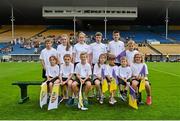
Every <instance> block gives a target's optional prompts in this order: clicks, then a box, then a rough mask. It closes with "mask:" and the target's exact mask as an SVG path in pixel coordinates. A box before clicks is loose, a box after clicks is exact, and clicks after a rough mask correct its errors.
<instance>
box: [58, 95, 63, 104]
mask: <svg viewBox="0 0 180 121" xmlns="http://www.w3.org/2000/svg"><path fill="white" fill-rule="evenodd" d="M62 101H63V98H62V97H61V96H58V105H59V104H60V103H61V102H62Z"/></svg>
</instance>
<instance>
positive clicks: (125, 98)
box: [122, 93, 127, 102]
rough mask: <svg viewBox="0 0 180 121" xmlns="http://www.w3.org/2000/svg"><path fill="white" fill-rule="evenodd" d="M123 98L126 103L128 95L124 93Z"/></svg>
mask: <svg viewBox="0 0 180 121" xmlns="http://www.w3.org/2000/svg"><path fill="white" fill-rule="evenodd" d="M122 97H123V98H124V101H125V102H126V101H127V94H126V93H123V95H122Z"/></svg>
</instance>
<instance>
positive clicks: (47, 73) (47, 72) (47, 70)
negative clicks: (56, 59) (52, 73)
mask: <svg viewBox="0 0 180 121" xmlns="http://www.w3.org/2000/svg"><path fill="white" fill-rule="evenodd" d="M46 76H49V66H48V67H47V69H46Z"/></svg>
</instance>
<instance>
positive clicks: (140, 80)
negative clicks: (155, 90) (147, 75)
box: [131, 78, 151, 87]
mask: <svg viewBox="0 0 180 121" xmlns="http://www.w3.org/2000/svg"><path fill="white" fill-rule="evenodd" d="M133 80H136V81H138V82H139V84H138V87H139V85H140V82H141V80H137V79H135V78H132V81H133ZM132 81H131V82H132ZM145 81H148V82H149V85H151V82H150V81H149V80H147V79H145Z"/></svg>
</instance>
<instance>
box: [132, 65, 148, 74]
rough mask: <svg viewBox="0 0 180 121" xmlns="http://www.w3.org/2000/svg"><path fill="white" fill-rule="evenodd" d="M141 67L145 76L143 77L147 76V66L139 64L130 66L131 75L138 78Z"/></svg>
mask: <svg viewBox="0 0 180 121" xmlns="http://www.w3.org/2000/svg"><path fill="white" fill-rule="evenodd" d="M143 66H145V75H144V76H146V75H147V74H148V68H147V65H146V64H145V63H140V64H137V63H133V64H132V66H131V70H132V75H133V76H139V74H140V72H141V70H142V68H143Z"/></svg>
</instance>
